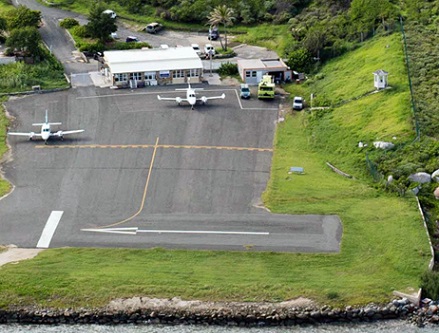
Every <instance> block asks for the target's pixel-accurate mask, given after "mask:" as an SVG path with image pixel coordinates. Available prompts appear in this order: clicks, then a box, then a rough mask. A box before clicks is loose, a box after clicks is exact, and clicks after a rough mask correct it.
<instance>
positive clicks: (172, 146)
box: [35, 144, 273, 152]
mask: <svg viewBox="0 0 439 333" xmlns="http://www.w3.org/2000/svg"><path fill="white" fill-rule="evenodd" d="M35 148H38V149H55V148H56V149H105V148H109V149H124V148H133V149H135V148H137V149H145V148H154V149H157V148H174V149H215V150H238V151H259V152H272V151H273V149H272V148H258V147H236V146H230V147H229V146H195V145H114V144H113V145H96V144H95V145H37V146H35Z"/></svg>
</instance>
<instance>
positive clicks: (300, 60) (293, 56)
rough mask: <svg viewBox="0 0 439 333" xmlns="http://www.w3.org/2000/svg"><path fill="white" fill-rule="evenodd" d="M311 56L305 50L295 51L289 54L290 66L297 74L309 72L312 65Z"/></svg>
mask: <svg viewBox="0 0 439 333" xmlns="http://www.w3.org/2000/svg"><path fill="white" fill-rule="evenodd" d="M311 60H312V57H311V54H310V53H309V52H308V50H307V49H305V48H300V49H298V50H294V51H292V52H290V53H289V54H288V61H287V63H288V66H289V67H290V68H291V69H292V70H294V71H296V72H309V70H310V67H311V64H312V61H311Z"/></svg>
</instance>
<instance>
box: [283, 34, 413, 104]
mask: <svg viewBox="0 0 439 333" xmlns="http://www.w3.org/2000/svg"><path fill="white" fill-rule="evenodd" d="M378 69H383V70H385V71H387V72H389V77H388V79H389V86H391V87H392V89H393V90H395V91H398V92H401V91H404V92H407V91H408V82H407V72H406V69H405V66H404V58H403V49H402V42H401V35H400V34H392V35H389V36H384V37H381V38H375V39H372V40H369V41H366V42H364V43H363V45H362V46H361V47H359V48H357V49H356V50H354V51H352V52H349V53H347V54H344V55H343V56H341V57H339V58H336V59H333V60H331V61H329V62H328V63H327V64H326V65H325V66H324V67H323V68H322V70H321V71H320V72H319V73H318V74H317V75H315V76H314V77H311V79H310V80H309V81H308V82H307V83H306V84H305V87H304V88H305V90H306V92H307V95H306V97H308V96H309V94H310V93H314V94H315V99H314V103H315V105H326V106H329V105H335V104H337V103H340V102H343V101H348V100H351V99H353V98H356V97H360V96H362V95H364V94H365V93H367V92H371V91H373V90H375V88H374V85H373V74H372V73H373V72H375V71H376V70H378ZM301 89H303V88H301ZM289 90H292V92H293V93H294V85H293V86H292V87H290V88H289Z"/></svg>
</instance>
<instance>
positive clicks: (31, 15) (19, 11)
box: [8, 5, 41, 30]
mask: <svg viewBox="0 0 439 333" xmlns="http://www.w3.org/2000/svg"><path fill="white" fill-rule="evenodd" d="M8 23H9V29H10V30H13V29H18V28H24V27H34V28H38V27H39V26H40V24H41V12H40V11H38V10H31V9H29V8H28V7H25V6H23V5H20V6H18V7H17V8H15V9H14V10H12V11H11V12H10V13H9V19H8Z"/></svg>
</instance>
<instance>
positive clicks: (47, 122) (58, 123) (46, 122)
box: [32, 110, 62, 126]
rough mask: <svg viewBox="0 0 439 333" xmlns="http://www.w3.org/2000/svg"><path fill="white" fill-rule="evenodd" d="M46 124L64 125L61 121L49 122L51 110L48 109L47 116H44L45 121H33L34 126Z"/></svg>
mask: <svg viewBox="0 0 439 333" xmlns="http://www.w3.org/2000/svg"><path fill="white" fill-rule="evenodd" d="M45 124H49V125H54V126H56V125H62V123H60V122H56V123H49V112H48V111H47V110H46V116H45V118H44V123H33V124H32V126H43V125H45Z"/></svg>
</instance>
